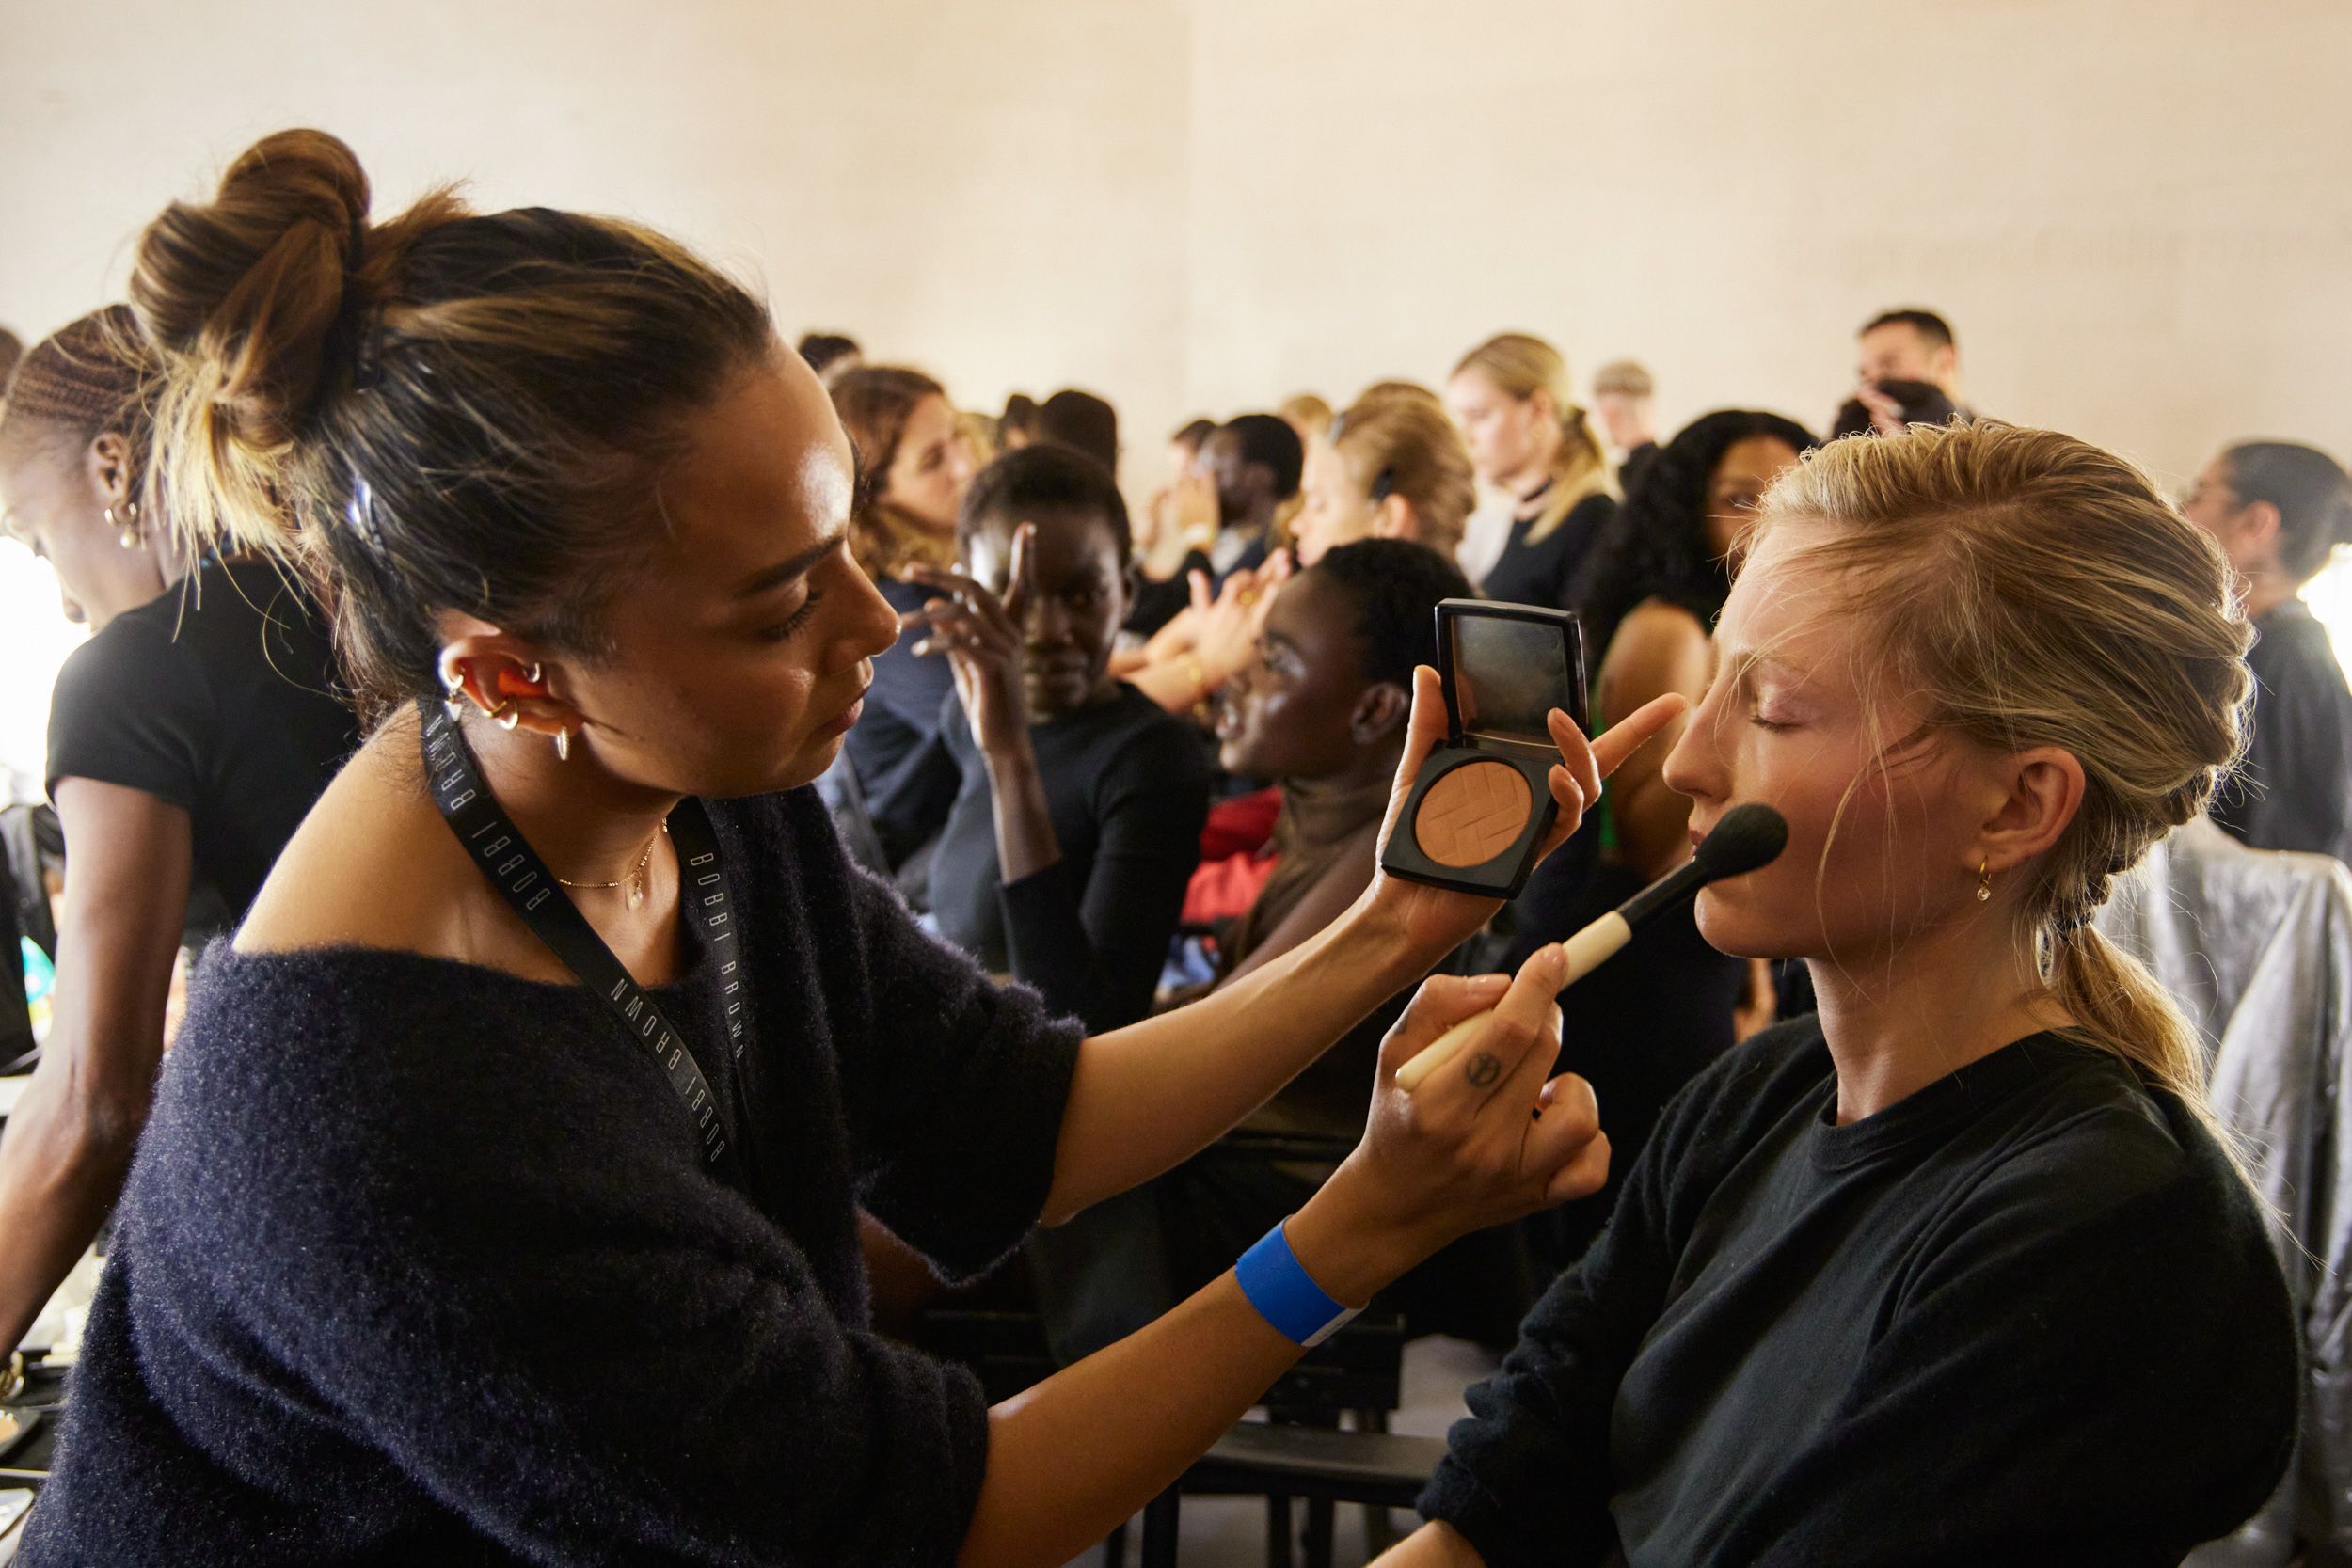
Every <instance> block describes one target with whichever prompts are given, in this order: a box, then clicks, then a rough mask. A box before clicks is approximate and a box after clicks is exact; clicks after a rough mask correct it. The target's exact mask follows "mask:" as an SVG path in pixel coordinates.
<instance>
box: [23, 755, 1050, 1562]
mask: <svg viewBox="0 0 2352 1568" xmlns="http://www.w3.org/2000/svg"><path fill="white" fill-rule="evenodd" d="M709 809H710V815H711V818H712V821H713V824H714V826H715V828H716V830H717V832H718V833H719V836H720V841H721V846H722V848H723V854H724V862H725V867H726V872H727V876H728V879H729V884H730V891H731V892H732V894H733V895H735V898H736V900H737V908H738V909H739V910H740V911H741V913H740V921H741V924H740V927H739V929H740V931H741V933H742V941H741V942H740V947H741V961H742V962H743V964H744V966H745V968H746V970H747V973H748V980H749V987H750V999H751V1004H752V1007H753V1013H754V1020H753V1025H752V1028H751V1030H750V1032H749V1033H750V1037H751V1038H750V1043H749V1044H748V1045H747V1047H746V1048H745V1050H744V1051H743V1053H742V1054H741V1056H740V1057H739V1058H736V1057H733V1056H731V1055H730V1053H729V1052H728V1051H727V1050H726V1048H725V1047H724V1045H723V1043H722V1042H723V1040H724V1039H725V1037H726V1032H725V1030H724V1029H723V1028H722V1027H721V1024H720V1009H721V1007H722V1006H723V1004H722V1002H721V1001H720V999H719V997H718V995H717V993H716V987H715V985H714V984H713V983H712V981H711V976H710V974H709V971H710V970H711V969H713V968H714V967H715V964H714V962H713V961H711V960H707V959H706V958H700V957H698V958H696V961H695V964H694V967H693V969H692V970H691V971H690V972H689V973H688V974H686V975H685V976H684V977H683V978H682V979H681V980H680V981H679V982H678V983H676V984H675V985H672V986H669V987H665V988H663V989H662V990H660V991H658V992H656V993H655V994H656V998H657V1001H658V1004H659V1005H660V1006H661V1007H662V1009H663V1010H664V1011H665V1012H667V1013H668V1014H669V1016H670V1017H671V1019H672V1021H673V1022H674V1023H675V1025H676V1026H677V1027H678V1028H679V1030H680V1032H681V1033H682V1034H684V1035H685V1036H686V1037H687V1038H688V1039H689V1041H690V1042H691V1043H692V1044H693V1046H694V1048H695V1051H696V1054H697V1057H698V1058H699V1060H700V1062H701V1065H702V1067H703V1069H704V1071H705V1073H706V1074H707V1076H708V1078H709V1079H710V1081H711V1085H712V1088H713V1091H714V1093H715V1094H716V1096H717V1098H718V1100H719V1101H720V1102H721V1104H722V1107H723V1112H724V1114H725V1115H726V1116H727V1117H729V1118H730V1121H731V1123H732V1126H733V1129H734V1131H735V1133H736V1137H735V1139H734V1144H735V1147H736V1149H737V1151H738V1152H739V1153H740V1154H741V1155H743V1157H744V1158H743V1160H742V1163H741V1164H740V1165H739V1166H737V1167H735V1168H734V1169H733V1170H732V1171H731V1172H730V1173H728V1174H727V1175H726V1176H724V1177H722V1176H718V1175H714V1174H713V1173H711V1172H710V1171H709V1170H707V1169H706V1168H705V1167H704V1165H703V1164H702V1163H701V1161H700V1159H699V1153H700V1148H701V1144H700V1140H699V1139H698V1137H697V1136H696V1132H695V1128H694V1123H693V1122H692V1120H691V1119H690V1117H689V1116H688V1114H687V1112H686V1111H685V1109H684V1108H683V1107H682V1105H681V1104H680V1103H679V1102H678V1101H677V1099H676V1097H675V1095H674V1093H673V1091H672V1089H671V1087H670V1085H669V1083H668V1081H667V1080H666V1079H665V1078H664V1076H663V1075H662V1073H661V1071H660V1069H658V1068H657V1067H656V1066H655V1064H654V1063H653V1061H652V1059H651V1058H650V1057H649V1056H648V1055H646V1054H645V1053H644V1052H643V1051H642V1049H641V1048H639V1047H638V1046H637V1045H636V1044H635V1043H633V1042H632V1041H631V1040H630V1039H629V1038H628V1037H626V1036H625V1035H623V1034H622V1033H621V1032H620V1031H619V1029H618V1028H617V1027H616V1026H615V1025H614V1024H613V1023H612V1022H611V1021H610V1019H609V1018H608V1017H607V1016H606V1015H605V1014H604V1013H603V1012H602V1011H601V1010H600V1008H599V1006H598V1004H597V1003H596V1000H595V999H594V998H592V997H591V996H590V995H589V994H588V993H587V992H586V991H585V990H582V989H580V988H579V987H575V986H559V985H548V984H539V983H533V982H531V981H526V980H522V979H518V978H516V977H514V976H512V975H508V974H501V973H498V972H494V971H491V970H487V969H483V968H478V967H474V966H470V965H466V964H462V963H456V962H453V961H448V960H443V959H436V958H425V957H421V956H419V955H415V954H405V953H397V952H387V951H380V950H359V949H352V948H327V949H321V950H314V951H306V952H299V953H288V954H271V955H245V954H238V953H236V952H233V951H232V950H230V948H229V947H228V945H227V944H226V943H221V944H216V945H215V948H214V949H213V951H212V952H211V954H210V955H209V956H208V957H207V958H206V959H205V961H204V963H203V965H202V966H201V968H200V969H199V974H198V975H197V978H196V980H195V983H194V985H193V987H192V988H191V995H190V1003H189V1008H188V1012H187V1017H186V1022H185V1023H184V1024H183V1028H182V1031H181V1034H180V1036H179V1040H178V1044H177V1046H176V1047H175V1049H174V1050H173V1051H172V1053H171V1054H170V1056H169V1058H168V1060H167V1065H166V1067H165V1070H164V1072H163V1075H162V1082H161V1084H160V1085H159V1088H158V1092H157V1096H156V1102H155V1109H154V1113H153V1117H152V1119H151V1121H150V1123H149V1125H148V1128H147V1131H146V1133H145V1136H144V1138H143V1139H142V1141H141V1144H140V1148H139V1151H138V1156H137V1159H136V1162H135V1167H134V1170H133V1172H132V1175H131V1179H130V1183H129V1186H128V1189H127V1190H126V1192H125V1194H124V1196H123V1201H122V1204H121V1208H120V1211H119V1229H118V1231H117V1240H116V1244H115V1248H114V1251H113V1254H112V1256H111V1257H110V1259H108V1263H107V1267H106V1271H105V1274H104V1276H103V1281H102V1284H101V1286H100V1290H99V1293H98V1298H97V1301H96V1304H95V1306H94V1307H93V1310H92V1313H91V1317H90V1323H89V1329H88V1333H87V1338H86V1341H85V1349H84V1358H83V1361H82V1365H81V1368H80V1370H79V1372H78V1373H77V1375H76V1378H75V1381H74V1386H73V1388H72V1402H71V1407H70V1410H69V1412H68V1415H67V1418H66V1425H65V1429H64V1433H63V1436H62V1439H61V1441H60V1444H59V1466H58V1469H57V1471H56V1476H55V1479H54V1480H53V1481H52V1482H51V1483H50V1485H49V1487H48V1488H47V1490H46V1491H45V1493H44V1494H43V1496H42V1497H41V1499H40V1506H39V1508H38V1510H37V1511H36V1517H35V1518H34V1519H33V1520H32V1521H31V1522H30V1526H29V1537H28V1539H27V1541H26V1542H25V1544H24V1550H23V1555H22V1557H21V1558H20V1559H19V1560H20V1562H22V1563H24V1564H26V1565H28V1568H40V1565H44V1564H65V1563H74V1564H79V1563H89V1562H105V1563H110V1564H126V1563H148V1562H154V1563H162V1562H170V1563H175V1564H183V1565H184V1564H199V1563H223V1564H230V1563H233V1564H237V1565H238V1568H265V1565H269V1564H278V1563H285V1564H294V1563H301V1564H306V1565H317V1564H360V1563H367V1564H376V1563H382V1564H391V1563H404V1564H406V1563H419V1562H432V1563H473V1562H494V1563H513V1562H533V1563H603V1562H613V1563H618V1562H630V1563H644V1562H662V1563H730V1564H739V1563H757V1562H784V1561H787V1560H788V1561H796V1562H814V1561H821V1562H882V1561H889V1562H897V1563H946V1562H949V1561H951V1560H953V1558H954V1557H955V1554H956V1551H957V1548H958V1545H959V1544H960V1543H961V1539H962V1536H963V1534H964V1531H965V1529H966V1528H967V1526H968V1523H969V1520H970V1516H971V1513H972V1510H973V1508H974V1506H975V1503H976V1501H977V1496H978V1490H979V1485H980V1480H981V1476H982V1473H983V1470H984V1467H985V1465H986V1460H987V1450H988V1433H987V1413H986V1408H985V1405H984V1402H983V1401H982V1398H981V1394H980V1390H979V1387H978V1386H977V1383H976V1382H975V1381H974V1380H973V1379H972V1378H971V1377H970V1376H969V1375H968V1374H966V1373H965V1372H963V1371H961V1370H957V1369H954V1368H950V1367H947V1366H945V1365H942V1364H940V1363H938V1362H935V1361H932V1360H930V1359H928V1358H927V1357H925V1356H923V1355H921V1354H917V1353H915V1352H914V1351H911V1350H908V1349H906V1348H904V1347H901V1346H899V1345H897V1344H895V1343H892V1342H890V1341H887V1340H884V1339H882V1338H878V1337H877V1336H876V1335H875V1334H873V1333H872V1332H871V1330H870V1328H869V1326H868V1322H867V1304H866V1284H865V1276H864V1272H863V1268H862V1265H861V1262H860V1259H859V1252H858V1243H857V1234H856V1218H855V1209H856V1207H857V1206H858V1205H859V1204H863V1205H864V1206H865V1207H866V1208H867V1209H868V1210H870V1211H872V1212H874V1213H875V1214H876V1215H878V1216H879V1217H880V1218H881V1219H882V1220H883V1222H884V1223H886V1224H887V1225H888V1226H889V1227H891V1228H892V1229H894V1230H895V1231H897V1232H898V1234H899V1235H900V1236H902V1237H904V1238H905V1239H906V1240H908V1241H909V1242H911V1243H914V1245H916V1246H917V1247H919V1248H921V1249H922V1250H923V1251H925V1252H926V1253H928V1254H929V1255H930V1256H931V1257H932V1258H933V1259H937V1260H938V1261H939V1262H940V1263H941V1264H942V1265H943V1266H944V1267H945V1268H946V1269H947V1270H948V1271H950V1272H962V1273H970V1272H976V1271H977V1270H979V1269H981V1268H983V1267H984V1266H986V1265H987V1264H988V1263H990V1262H991V1261H992V1260H993V1259H996V1258H998V1257H999V1256H1001V1255H1003V1254H1004V1253H1006V1252H1007V1251H1008V1250H1009V1249H1010V1248H1011V1247H1012V1246H1013V1245H1014V1244H1015V1243H1016V1242H1017V1241H1018V1240H1019V1239H1020V1237H1021V1236H1022V1234H1023V1233H1024V1232H1025V1230H1026V1229H1027V1228H1028V1227H1029V1226H1030V1225H1031V1224H1032V1223H1033V1222H1034V1221H1035V1219H1036V1217H1037V1215H1038V1212H1039V1210H1040V1208H1041V1205H1042V1203H1043V1200H1044V1196H1045V1194H1046V1191H1047V1188H1048V1185H1049V1183H1050V1180H1051V1176H1052V1166H1053V1156H1054V1147H1055V1140H1056V1138H1057V1134H1058V1132H1059V1128H1060V1118H1061V1113H1062V1107H1063V1104H1064V1101H1065V1100H1066V1098H1067V1095H1068V1090H1069V1084H1070V1077H1071V1072H1072V1069H1073V1065H1074V1061H1075V1051H1076V1044H1077V1032H1076V1030H1075V1028H1074V1027H1073V1026H1072V1025H1069V1024H1067V1023H1062V1022H1055V1021H1053V1020H1051V1019H1050V1018H1049V1017H1048V1016H1047V1015H1046V1013H1045V1012H1044V1010H1043V1008H1042V1007H1041V1006H1040V1005H1039V1003H1038V1002H1037V1000H1036V998H1035V997H1034V996H1032V995H1030V994H1029V993H1027V992H1025V991H1023V990H1019V989H1017V988H1014V989H1006V990H1000V989H998V988H996V987H994V986H993V985H992V984H990V982H989V981H988V979H987V978H986V977H985V976H984V975H983V974H981V973H980V972H979V971H978V970H977V968H976V967H975V966H974V965H973V964H972V963H971V962H970V961H969V960H967V959H965V958H962V957H961V955H959V954H957V953H955V952H953V951H952V950H950V949H948V948H946V946H944V945H943V944H941V943H938V942H934V941H932V940H931V939H930V938H929V937H927V936H925V935H924V934H923V933H922V932H921V931H919V930H918V929H917V928H916V927H915V926H914V923H913V922H912V920H911V919H910V918H909V917H908V916H907V914H906V912H905V911H904V910H903V909H902V908H901V907H900V906H899V905H898V902H897V901H896V899H895V898H894V896H893V895H891V894H890V893H889V892H888V891H887V890H886V889H884V888H883V887H882V885H881V884H880V883H879V882H876V881H874V880H873V879H870V878H868V877H866V875H865V874H864V873H863V872H861V871H858V870H856V869H855V868H853V867H852V866H851V865H850V863H848V862H847V861H846V859H845V858H844V856H843V855H842V852H841V850H840V847H839V845H838V843H837V841H836V840H835V838H834V830H833V827H832V824H831V822H830V820H829V819H828V818H827V816H826V815H825V812H824V810H823V807H822V805H821V803H820V802H819V801H818V800H817V799H816V798H815V796H814V795H813V793H812V792H810V791H806V790H802V791H798V792H795V793H794V794H791V795H788V796H780V797H769V798H764V799H757V800H743V801H734V802H725V801H714V802H712V803H711V804H710V808H709Z"/></svg>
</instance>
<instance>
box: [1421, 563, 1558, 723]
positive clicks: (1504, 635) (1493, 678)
mask: <svg viewBox="0 0 2352 1568" xmlns="http://www.w3.org/2000/svg"><path fill="white" fill-rule="evenodd" d="M1453 603H1454V604H1460V605H1462V606H1463V607H1464V608H1462V609H1460V610H1455V611H1454V613H1453V614H1451V615H1449V614H1446V613H1444V612H1443V611H1442V610H1440V611H1439V614H1438V625H1439V626H1440V627H1441V628H1442V629H1444V630H1446V631H1449V632H1450V633H1451V634H1452V642H1453V646H1452V647H1451V649H1449V650H1448V652H1449V662H1451V663H1452V665H1453V667H1454V702H1455V708H1454V715H1453V717H1454V727H1455V729H1456V730H1457V731H1458V732H1459V733H1460V734H1461V735H1462V736H1465V737H1476V738H1479V739H1485V740H1519V741H1533V742H1534V743H1535V744H1536V745H1539V746H1542V747H1544V748H1545V749H1546V750H1548V751H1549V750H1551V749H1552V746H1551V731H1550V728H1549V725H1548V724H1547V723H1546V720H1547V719H1548V718H1549V715H1550V713H1551V710H1552V709H1553V708H1560V709H1563V710H1564V711H1565V712H1566V713H1567V714H1568V715H1569V716H1570V717H1572V718H1574V719H1575V720H1576V721H1577V727H1578V728H1580V729H1581V728H1582V727H1583V722H1584V701H1583V697H1584V693H1583V689H1582V688H1583V682H1582V681H1581V680H1580V679H1579V678H1578V677H1577V674H1576V673H1575V672H1573V671H1572V670H1571V669H1570V668H1569V665H1570V655H1571V650H1572V649H1573V648H1574V647H1575V639H1576V617H1574V616H1573V615H1563V616H1562V617H1561V620H1563V621H1565V623H1566V626H1565V630H1564V629H1563V627H1562V626H1561V625H1560V624H1559V622H1555V621H1554V620H1552V619H1551V618H1550V617H1549V616H1547V617H1546V618H1545V619H1543V620H1540V621H1530V620H1521V619H1519V618H1518V617H1517V616H1504V615H1482V614H1479V613H1478V612H1477V611H1478V610H1487V609H1493V610H1500V609H1504V608H1509V609H1514V610H1516V609H1518V608H1520V607H1519V606H1517V605H1513V606H1509V607H1504V606H1501V605H1492V606H1486V605H1472V604H1470V603H1468V602H1467V601H1462V600H1455V601H1453Z"/></svg>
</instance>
